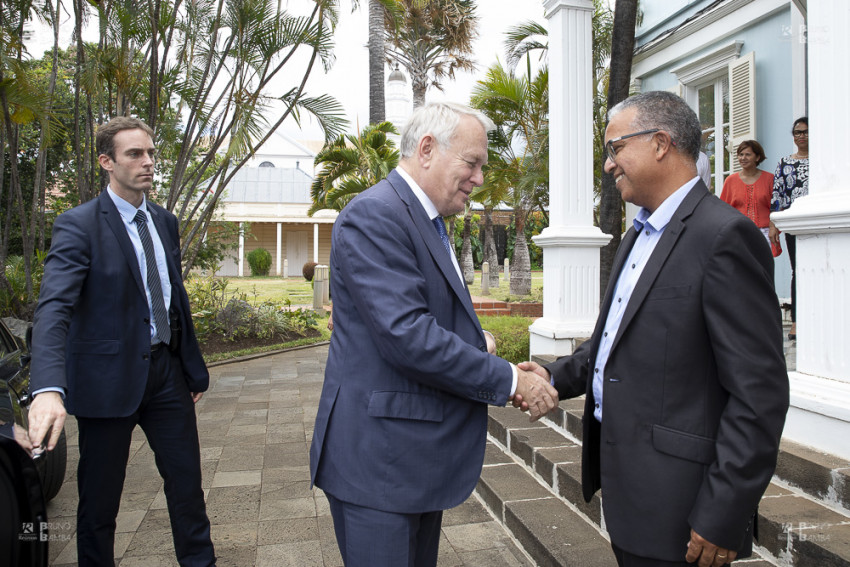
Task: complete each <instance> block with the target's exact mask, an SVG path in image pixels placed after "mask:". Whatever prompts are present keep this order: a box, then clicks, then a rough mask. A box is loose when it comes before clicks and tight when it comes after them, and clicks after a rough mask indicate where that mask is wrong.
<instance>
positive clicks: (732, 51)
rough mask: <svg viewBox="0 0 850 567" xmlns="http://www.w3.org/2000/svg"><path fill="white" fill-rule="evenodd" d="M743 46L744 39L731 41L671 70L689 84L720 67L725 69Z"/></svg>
mask: <svg viewBox="0 0 850 567" xmlns="http://www.w3.org/2000/svg"><path fill="white" fill-rule="evenodd" d="M743 46H744V42H743V41H731V42H729V43H727V44H726V45H722V46H720V47H718V48H717V49H715V50H714V51H712V52H711V53H709V54H707V55H704V56H703V57H700V58H699V59H696V60H694V61H691V62H690V63H686V64H684V65H679V66H678V67H674V68H672V69H670V72H671V73H673V74H674V75H676V78H678V79H679V82H680V83H682V84H685V85H687V84H689V83H692V82H694V81H696V80H698V79H702V78H704V77H705V76H706V75H709V74H711V73H713V72H715V71H718V70H719V69H725V68H726V67H727V66H728V65H729V63H730V62H731V61H734V60H735V59H737V58H738V56H739V55H740V54H741V48H742V47H743Z"/></svg>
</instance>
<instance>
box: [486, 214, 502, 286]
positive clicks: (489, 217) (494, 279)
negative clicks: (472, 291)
mask: <svg viewBox="0 0 850 567" xmlns="http://www.w3.org/2000/svg"><path fill="white" fill-rule="evenodd" d="M484 261H485V262H487V263H488V264H490V287H499V255H498V254H497V253H496V239H495V238H493V207H484Z"/></svg>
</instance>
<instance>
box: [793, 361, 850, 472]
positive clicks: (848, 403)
mask: <svg viewBox="0 0 850 567" xmlns="http://www.w3.org/2000/svg"><path fill="white" fill-rule="evenodd" d="M788 378H789V380H790V381H791V407H790V408H789V410H788V418H787V419H786V421H785V430H784V431H783V432H782V437H784V438H786V439H790V440H792V441H796V442H797V443H800V444H802V445H806V446H807V447H812V448H813V449H817V450H819V451H824V452H826V453H831V454H833V455H836V456H838V457H841V458H842V459H850V442H848V439H850V384H848V383H846V382H841V381H838V380H830V379H829V378H823V377H820V376H811V375H808V374H801V373H799V372H789V373H788Z"/></svg>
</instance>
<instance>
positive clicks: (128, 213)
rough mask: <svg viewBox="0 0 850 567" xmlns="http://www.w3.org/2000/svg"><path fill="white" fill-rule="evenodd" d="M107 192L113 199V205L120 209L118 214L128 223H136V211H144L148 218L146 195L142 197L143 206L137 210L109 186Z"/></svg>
mask: <svg viewBox="0 0 850 567" xmlns="http://www.w3.org/2000/svg"><path fill="white" fill-rule="evenodd" d="M106 192H107V193H109V198H110V199H112V202H113V203H115V207H116V208H117V209H118V214H120V215H121V218H122V219H124V220H125V221H126V222H128V223H131V222H133V221H134V219H135V218H136V210H141V211H144V212H145V216H147V213H148V207H147V204H148V201H147V198H146V197H145V196H144V195H142V205H141V206H140V207H139V208H138V209H136V207H134V206H133V205H131V204H130V203H128V202H127V201H125V200H124V199H122V198H121V197H119V196H118V195H116V194H115V192H114V191H113V190H112V187H110V186H108V185H107V186H106Z"/></svg>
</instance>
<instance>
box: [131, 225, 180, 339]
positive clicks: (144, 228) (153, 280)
mask: <svg viewBox="0 0 850 567" xmlns="http://www.w3.org/2000/svg"><path fill="white" fill-rule="evenodd" d="M133 222H135V223H136V228H138V229H139V238H140V239H141V240H142V250H144V252H145V269H146V270H147V273H148V291H150V294H151V303H152V304H153V305H151V311H153V320H154V322H155V323H156V337H157V338H158V339H159V340H160V342H163V343H165V344H168V343H169V341H171V326H170V325H169V323H168V309H166V308H165V299H163V297H162V280H160V279H159V268H158V267H157V265H156V256H155V255H154V251H153V240H151V233H150V232H149V231H148V217H147V215H145V212H144V211H143V210H141V209H139V210H138V211H136V216H135V217H134V218H133Z"/></svg>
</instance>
